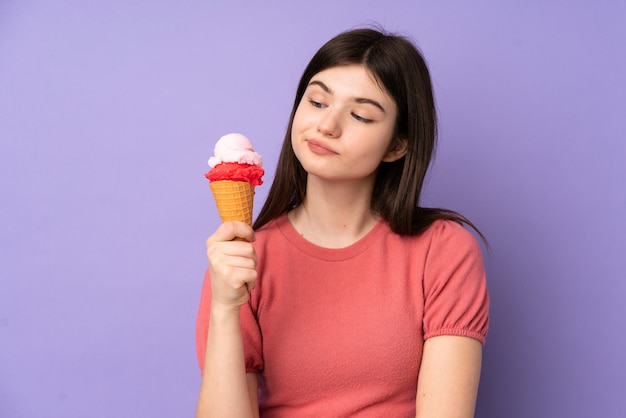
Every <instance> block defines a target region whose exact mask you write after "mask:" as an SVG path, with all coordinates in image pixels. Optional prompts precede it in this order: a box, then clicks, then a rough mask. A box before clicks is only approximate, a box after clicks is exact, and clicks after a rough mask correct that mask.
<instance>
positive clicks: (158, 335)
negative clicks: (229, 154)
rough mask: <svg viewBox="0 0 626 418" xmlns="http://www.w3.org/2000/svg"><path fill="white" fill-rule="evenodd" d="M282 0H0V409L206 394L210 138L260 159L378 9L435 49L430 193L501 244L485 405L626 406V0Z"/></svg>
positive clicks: (517, 414) (52, 416) (101, 407)
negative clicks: (316, 77) (201, 346)
mask: <svg viewBox="0 0 626 418" xmlns="http://www.w3.org/2000/svg"><path fill="white" fill-rule="evenodd" d="M250 3H251V2H250ZM267 3H272V4H271V5H268V4H267ZM273 3H276V2H257V3H256V4H249V3H247V2H243V1H231V2H226V1H186V2H181V1H174V0H171V1H165V0H164V1H134V2H132V1H112V0H109V1H100V0H98V1H90V2H84V1H77V0H75V1H72V0H67V1H63V2H51V1H44V0H40V1H34V0H20V1H18V0H4V1H2V2H0V140H1V141H0V155H1V157H0V158H1V164H0V192H1V195H2V205H1V206H0V207H1V216H0V249H1V262H0V416H1V417H7V418H22V417H28V418H39V417H46V418H61V417H62V418H73V417H81V418H82V417H86V416H88V417H92V418H99V417H102V418H104V417H107V418H108V417H114V416H115V417H144V416H145V417H147V416H150V417H164V418H165V417H177V416H178V417H182V416H191V415H192V414H193V410H194V408H195V401H196V394H197V391H198V385H199V374H198V369H197V365H196V359H195V347H194V321H195V313H196V308H197V302H198V295H199V291H200V285H201V280H202V274H203V271H204V268H205V266H206V260H205V255H204V240H205V238H206V236H208V234H209V233H210V232H211V231H212V230H213V229H214V228H215V227H216V226H217V224H218V218H217V216H216V211H215V209H214V204H213V201H212V198H211V196H210V193H209V189H208V187H207V185H206V183H205V181H204V179H203V177H202V173H203V171H204V170H205V169H206V159H207V158H208V156H209V155H210V153H211V151H212V146H213V143H214V141H215V140H216V139H217V138H218V137H219V136H220V135H222V134H224V133H227V132H231V131H240V132H243V133H245V134H247V135H248V136H250V137H251V138H252V139H253V140H254V141H255V143H256V144H257V146H258V149H259V151H260V152H261V153H262V154H263V155H264V156H265V161H266V165H267V168H268V170H267V171H268V178H270V177H271V176H272V174H273V166H274V165H275V163H276V159H277V153H278V149H279V144H280V140H281V137H282V135H283V130H284V128H285V125H286V122H287V116H288V112H289V109H290V105H291V101H292V95H293V92H294V88H295V84H296V82H297V80H298V78H299V76H300V73H301V71H302V69H303V66H304V65H305V63H306V62H307V60H308V59H309V58H310V56H311V55H312V53H313V52H314V51H315V50H316V49H317V48H318V47H319V46H320V45H321V43H322V42H323V41H325V40H327V39H328V38H330V37H331V36H332V35H334V34H336V33H337V32H339V31H340V30H343V29H346V28H350V27H353V26H356V25H359V24H363V23H368V22H372V21H377V22H380V23H381V24H383V25H384V26H386V27H387V28H389V29H391V30H399V31H403V32H406V33H409V34H411V35H412V36H413V37H415V38H416V39H417V40H418V41H419V44H420V45H421V46H422V49H423V51H424V52H425V54H426V56H427V58H428V60H429V62H430V65H431V69H432V72H433V77H434V82H435V88H436V94H437V99H438V103H439V111H440V115H441V146H440V150H439V154H438V160H437V164H436V166H435V169H434V171H433V175H432V178H431V181H430V183H429V187H428V192H429V193H428V199H427V200H428V202H427V203H428V204H431V205H438V206H445V207H449V208H453V209H456V210H459V211H461V212H463V213H464V214H466V215H467V216H469V217H470V218H471V219H472V220H474V221H475V222H476V223H477V224H478V225H479V226H480V227H481V229H482V230H483V232H484V233H485V234H486V235H487V236H488V238H489V240H490V244H491V246H492V248H493V252H492V253H491V254H490V255H486V259H485V261H486V264H487V269H488V273H489V285H490V290H491V295H492V300H493V302H492V311H491V314H492V326H491V332H490V335H489V339H488V343H487V345H486V347H485V362H484V368H483V376H482V384H481V389H480V396H479V402H478V412H477V416H478V417H488V418H500V417H508V418H528V417H546V418H548V417H550V418H553V417H569V418H578V417H580V418H583V417H584V418H588V417H592V416H595V417H621V416H623V411H624V410H626V397H625V396H624V387H626V360H625V358H626V356H625V355H624V353H625V352H626V335H625V332H624V329H625V326H624V318H626V304H625V303H624V297H625V296H626V280H624V279H625V274H624V262H623V260H624V250H625V249H626V238H625V237H626V221H625V220H624V214H625V213H626V187H624V183H625V182H626V169H625V166H626V164H625V162H626V142H625V141H626V138H625V136H626V117H625V115H626V111H625V106H624V98H625V97H626V87H625V86H626V83H625V82H624V74H626V47H625V45H626V28H625V25H624V24H623V22H624V16H626V5H625V4H624V3H623V2H616V1H612V2H611V1H602V2H592V1H587V2H583V1H553V2H544V1H530V2H508V3H511V4H508V5H505V4H504V3H507V2H496V1H483V2H478V3H480V4H474V3H476V2H464V1H447V2H417V1H413V0H410V1H409V0H406V1H397V2H393V5H394V6H393V7H391V6H390V4H391V3H388V2H383V1H380V2H374V1H363V0H361V1H345V2H336V1H335V0H323V1H317V2H311V3H310V6H304V5H303V4H302V3H301V2H287V1H285V2H283V3H284V4H283V5H281V6H278V5H274V4H273ZM60 4H63V5H60ZM261 4H263V5H261ZM266 190H267V189H266V188H263V187H262V188H261V189H259V190H258V201H257V202H258V205H260V201H261V200H262V199H263V198H264V197H265V193H266Z"/></svg>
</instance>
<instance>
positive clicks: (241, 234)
mask: <svg viewBox="0 0 626 418" xmlns="http://www.w3.org/2000/svg"><path fill="white" fill-rule="evenodd" d="M237 238H242V239H243V240H245V241H249V242H252V241H254V240H255V239H256V238H255V234H254V230H253V229H252V227H251V226H250V225H248V224H247V223H245V222H238V221H231V222H224V223H223V224H221V225H220V226H219V227H218V228H217V230H216V231H215V233H214V234H213V235H211V237H209V240H211V241H232V240H234V239H237ZM209 240H207V242H208V241H209Z"/></svg>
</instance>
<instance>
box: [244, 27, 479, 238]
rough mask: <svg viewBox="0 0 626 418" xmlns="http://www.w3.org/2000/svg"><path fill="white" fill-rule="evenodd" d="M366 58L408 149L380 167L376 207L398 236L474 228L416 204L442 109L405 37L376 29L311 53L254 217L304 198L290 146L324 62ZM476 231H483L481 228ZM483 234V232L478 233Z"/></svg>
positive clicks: (261, 221)
mask: <svg viewBox="0 0 626 418" xmlns="http://www.w3.org/2000/svg"><path fill="white" fill-rule="evenodd" d="M347 64H361V65H363V66H365V68H366V69H367V70H368V71H369V72H370V73H371V74H372V75H373V77H374V78H375V79H376V81H377V82H378V83H380V85H381V87H383V88H384V89H385V90H386V91H387V93H388V94H389V95H390V96H391V97H392V98H393V99H394V101H395V103H396V105H397V109H398V112H397V120H396V126H395V138H396V139H395V140H397V141H402V140H407V153H406V155H405V156H404V157H402V158H401V159H399V160H397V161H394V162H382V163H381V165H380V167H379V168H378V172H377V175H376V182H375V185H374V191H373V194H372V201H371V209H372V211H374V213H376V214H378V215H379V216H381V217H382V218H383V219H384V220H385V221H386V222H387V223H388V224H389V226H390V228H391V229H392V230H393V231H394V232H395V233H397V234H400V235H417V234H419V233H421V232H422V231H424V230H425V229H426V228H427V227H428V226H429V225H430V224H432V223H433V222H434V221H435V220H438V219H448V220H453V221H456V222H460V223H465V224H468V225H470V226H471V227H472V228H474V229H476V227H475V226H474V225H473V224H472V223H471V222H470V221H469V220H467V219H466V218H465V217H464V216H462V215H460V214H458V213H456V212H453V211H450V210H447V209H438V208H424V207H420V206H419V201H420V195H421V191H422V186H423V184H424V179H425V177H426V172H427V171H428V167H429V165H430V163H431V160H432V158H433V154H434V151H435V144H436V139H437V115H436V111H435V103H434V98H433V92H432V84H431V80H430V73H429V71H428V66H427V65H426V62H425V60H424V58H423V57H422V54H421V53H420V52H419V50H418V49H417V48H416V47H415V45H413V43H412V42H410V41H409V40H408V39H406V38H404V37H402V36H398V35H393V34H388V33H385V32H384V31H382V30H377V29H369V28H364V29H355V30H351V31H347V32H344V33H341V34H339V35H338V36H336V37H334V38H333V39H331V40H330V41H328V42H327V43H326V44H324V45H323V46H322V47H321V48H320V50H319V51H317V53H316V54H315V55H314V56H313V58H312V59H311V61H310V62H309V64H308V66H307V67H306V69H305V70H304V73H303V75H302V77H301V79H300V83H299V85H298V89H297V91H296V97H295V100H294V104H293V108H292V111H291V116H290V118H289V125H288V127H287V132H286V134H285V139H284V142H283V146H282V150H281V153H280V157H279V160H278V166H277V168H276V174H275V177H274V182H273V183H272V187H271V188H270V191H269V194H268V197H267V200H266V201H265V205H264V206H263V208H262V209H261V212H260V213H259V216H258V218H257V219H256V221H255V223H254V229H258V228H260V227H261V226H263V225H265V224H266V223H268V222H269V221H271V220H272V219H275V218H277V217H278V216H280V215H282V214H284V213H286V212H288V211H289V210H291V209H293V208H295V207H296V206H298V205H300V204H301V203H302V202H303V201H304V197H305V193H306V179H307V173H306V171H304V168H303V167H302V165H301V164H300V162H299V161H298V159H297V158H296V156H295V154H294V152H293V148H292V145H291V128H292V125H293V119H294V115H295V113H296V109H297V108H298V105H299V104H300V101H301V99H302V96H303V95H304V92H305V90H306V88H307V85H308V84H309V82H310V80H311V79H312V78H313V76H314V75H315V74H317V73H319V72H320V71H323V70H325V69H327V68H331V67H336V66H341V65H347ZM477 232H478V233H479V234H480V232H479V231H477ZM481 236H482V235H481Z"/></svg>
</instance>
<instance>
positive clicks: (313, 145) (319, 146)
mask: <svg viewBox="0 0 626 418" xmlns="http://www.w3.org/2000/svg"><path fill="white" fill-rule="evenodd" d="M306 142H307V145H308V147H309V149H310V150H311V152H313V153H314V154H318V155H337V152H335V151H333V149H332V148H330V147H329V146H328V145H326V144H324V143H323V142H321V141H318V140H316V139H308V140H307V141H306Z"/></svg>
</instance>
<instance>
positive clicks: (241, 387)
mask: <svg viewBox="0 0 626 418" xmlns="http://www.w3.org/2000/svg"><path fill="white" fill-rule="evenodd" d="M235 237H241V238H245V239H246V240H249V241H252V240H254V232H253V231H252V229H251V228H250V227H249V226H248V225H246V224H243V223H233V222H230V223H225V224H223V225H222V226H220V227H219V228H218V229H217V231H216V232H215V234H213V235H212V236H211V237H210V238H209V239H208V240H207V256H208V259H209V269H210V277H211V294H212V298H211V315H210V320H209V332H208V337H207V348H206V354H205V362H204V373H203V376H202V384H201V386H200V394H199V396H198V407H197V410H196V417H197V418H201V417H242V418H250V417H258V398H257V396H258V395H257V390H258V379H257V376H256V374H253V373H246V370H245V361H244V352H243V343H242V337H241V328H240V324H239V315H240V308H241V306H242V305H243V304H244V303H246V302H247V300H248V297H249V290H248V289H252V288H253V287H254V284H255V281H256V254H255V252H254V248H253V247H252V244H250V243H249V242H244V241H233V239H234V238H235Z"/></svg>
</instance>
